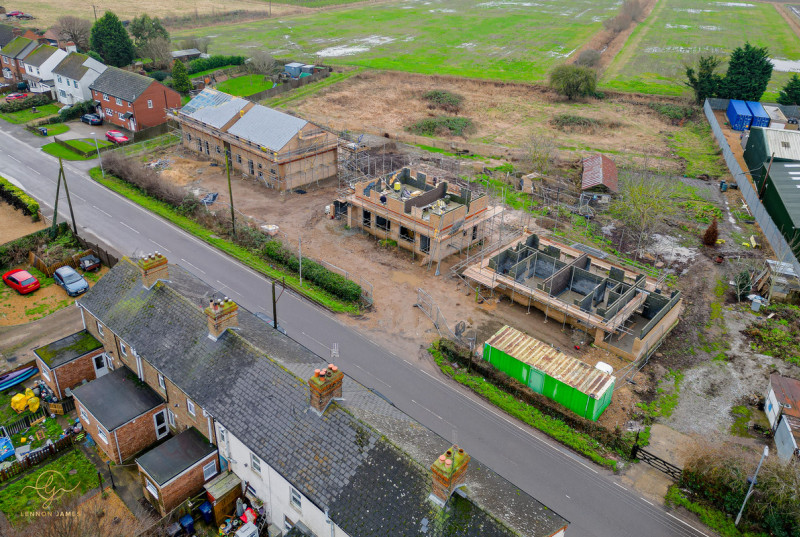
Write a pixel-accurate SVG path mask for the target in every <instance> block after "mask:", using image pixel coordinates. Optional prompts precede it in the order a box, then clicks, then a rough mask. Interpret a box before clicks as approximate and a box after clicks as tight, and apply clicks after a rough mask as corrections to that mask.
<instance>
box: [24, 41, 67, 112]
mask: <svg viewBox="0 0 800 537" xmlns="http://www.w3.org/2000/svg"><path fill="white" fill-rule="evenodd" d="M66 56H67V53H66V51H64V50H61V49H60V48H56V47H54V46H51V45H39V46H38V47H36V48H35V49H33V50H32V51H31V52H30V54H28V55H27V56H25V58H24V59H22V60H20V68H21V69H24V71H23V72H22V78H23V79H24V80H27V81H28V87H29V88H30V90H31V92H33V93H44V94H47V95H49V96H50V97H51V98H53V99H55V97H56V85H55V82H54V77H53V68H54V67H56V66H57V65H58V64H59V63H60V62H61V60H63V59H64V58H65V57H66Z"/></svg>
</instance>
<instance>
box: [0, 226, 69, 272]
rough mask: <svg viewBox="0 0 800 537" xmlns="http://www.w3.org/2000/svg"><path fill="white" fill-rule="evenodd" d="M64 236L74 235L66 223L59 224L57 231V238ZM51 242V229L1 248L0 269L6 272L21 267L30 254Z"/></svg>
mask: <svg viewBox="0 0 800 537" xmlns="http://www.w3.org/2000/svg"><path fill="white" fill-rule="evenodd" d="M63 234H68V235H70V236H71V235H72V231H70V229H69V225H68V224H67V223H66V222H61V223H59V224H58V226H57V229H56V236H57V237H59V236H61V235H63ZM50 241H51V238H50V228H47V229H41V230H39V231H35V232H33V233H31V234H30V235H25V236H24V237H20V238H18V239H15V240H13V241H11V242H7V243H5V244H3V245H2V246H0V269H2V270H3V271H5V269H7V268H8V267H13V266H14V265H19V264H20V263H22V262H24V261H26V260H27V259H28V252H30V251H32V250H33V251H36V250H38V249H39V248H41V246H42V245H44V244H47V243H48V242H50Z"/></svg>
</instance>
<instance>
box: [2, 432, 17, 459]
mask: <svg viewBox="0 0 800 537" xmlns="http://www.w3.org/2000/svg"><path fill="white" fill-rule="evenodd" d="M12 455H14V444H12V443H11V439H10V438H8V437H7V436H4V437H3V438H0V462H1V461H4V460H6V459H7V458H8V457H10V456H12Z"/></svg>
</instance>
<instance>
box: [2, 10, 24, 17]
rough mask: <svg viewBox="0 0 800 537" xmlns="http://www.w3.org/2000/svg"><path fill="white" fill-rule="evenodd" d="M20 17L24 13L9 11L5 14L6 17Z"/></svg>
mask: <svg viewBox="0 0 800 537" xmlns="http://www.w3.org/2000/svg"><path fill="white" fill-rule="evenodd" d="M20 15H24V13H23V12H22V11H9V12H8V13H6V16H8V17H19V16H20Z"/></svg>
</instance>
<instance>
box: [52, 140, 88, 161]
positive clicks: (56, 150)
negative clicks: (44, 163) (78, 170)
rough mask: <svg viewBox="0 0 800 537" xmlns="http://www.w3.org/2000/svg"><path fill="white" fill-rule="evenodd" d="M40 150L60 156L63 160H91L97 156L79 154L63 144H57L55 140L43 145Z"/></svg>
mask: <svg viewBox="0 0 800 537" xmlns="http://www.w3.org/2000/svg"><path fill="white" fill-rule="evenodd" d="M42 151H44V152H45V153H47V154H48V155H53V156H54V157H61V158H63V159H64V160H92V159H93V158H97V157H96V156H95V155H93V156H91V157H84V156H83V155H79V154H78V153H76V152H74V151H70V150H69V149H67V148H66V147H64V146H63V145H59V144H57V143H55V142H51V143H49V144H45V145H43V146H42Z"/></svg>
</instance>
